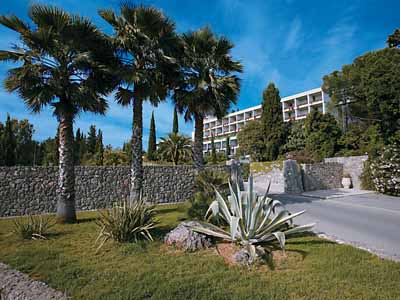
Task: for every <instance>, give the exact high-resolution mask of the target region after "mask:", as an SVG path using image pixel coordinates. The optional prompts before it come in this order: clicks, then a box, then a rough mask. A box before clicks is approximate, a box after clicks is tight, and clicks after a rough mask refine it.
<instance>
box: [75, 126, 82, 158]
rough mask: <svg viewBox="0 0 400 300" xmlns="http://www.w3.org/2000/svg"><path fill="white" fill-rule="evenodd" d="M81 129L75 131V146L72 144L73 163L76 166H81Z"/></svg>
mask: <svg viewBox="0 0 400 300" xmlns="http://www.w3.org/2000/svg"><path fill="white" fill-rule="evenodd" d="M81 138H82V135H81V129H80V128H78V129H77V130H76V135H75V144H74V163H75V165H76V166H79V165H80V164H81V156H80V155H81V145H82V139H81Z"/></svg>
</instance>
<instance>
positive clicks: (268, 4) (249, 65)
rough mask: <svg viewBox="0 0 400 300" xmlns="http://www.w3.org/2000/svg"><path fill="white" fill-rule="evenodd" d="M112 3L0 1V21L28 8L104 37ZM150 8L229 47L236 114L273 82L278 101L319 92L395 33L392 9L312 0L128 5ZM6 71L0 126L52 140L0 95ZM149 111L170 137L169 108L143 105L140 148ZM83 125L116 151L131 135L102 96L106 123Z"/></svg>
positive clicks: (41, 123)
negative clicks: (17, 126)
mask: <svg viewBox="0 0 400 300" xmlns="http://www.w3.org/2000/svg"><path fill="white" fill-rule="evenodd" d="M120 2H121V1H120V0H108V1H107V0H83V1H82V0H51V1H49V0H47V1H45V0H38V1H34V2H33V1H28V0H0V14H2V15H4V14H5V15H7V14H15V15H17V16H18V17H20V18H22V19H24V20H28V17H27V10H28V7H29V5H30V4H32V3H42V4H51V5H56V6H59V7H62V8H63V9H65V10H67V11H69V12H72V13H78V14H80V15H82V16H87V17H89V18H90V19H91V20H92V21H93V22H94V23H95V24H96V25H97V26H99V27H100V28H102V29H103V31H104V32H106V33H108V34H111V33H112V30H111V28H110V26H109V25H108V24H107V23H106V22H105V21H103V20H102V19H101V18H100V17H99V16H98V15H97V10H98V9H100V8H113V9H114V10H115V11H118V6H119V3H120ZM134 3H138V4H145V5H153V6H156V7H158V8H160V9H161V10H162V11H163V12H164V14H165V15H167V16H168V17H170V18H172V19H173V20H174V21H175V22H176V27H177V31H178V32H186V31H188V30H196V29H199V28H201V27H204V26H210V27H211V28H212V30H213V31H214V32H215V33H216V34H217V35H223V36H225V37H227V38H229V39H230V40H231V41H232V42H233V44H234V45H235V47H234V49H233V52H232V53H233V57H234V58H235V59H237V60H239V61H241V62H242V64H243V66H244V72H243V74H242V75H241V79H242V88H241V92H240V96H239V100H238V103H237V105H236V106H234V107H232V109H236V108H239V109H243V108H247V107H250V106H254V105H258V104H260V103H261V97H262V91H263V90H264V89H265V87H266V86H267V85H268V83H269V82H274V83H275V84H276V85H277V86H278V88H279V90H280V95H281V97H284V96H288V95H291V94H294V93H298V92H302V91H304V90H308V89H312V88H315V87H318V86H321V84H322V77H323V76H324V75H326V74H329V73H331V72H333V71H334V70H338V69H340V68H341V66H342V65H343V64H349V63H351V62H352V61H353V59H354V58H355V57H357V56H359V55H361V54H363V53H365V52H367V51H372V50H376V49H380V48H383V47H385V41H386V38H387V36H388V35H389V34H391V33H392V32H393V31H394V29H395V28H398V27H400V19H399V18H398V12H399V11H400V1H398V0H397V1H385V0H380V1H369V0H364V1H361V0H353V1H344V0H336V1H313V0H268V1H267V0H247V1H246V0H202V1H198V0H197V1H194V0H191V1H189V0H168V1H167V0H159V1H145V0H144V1H140V2H139V1H135V2H134ZM16 42H18V36H17V35H16V34H15V33H14V32H12V31H11V30H9V29H7V28H5V27H2V26H0V49H1V50H6V49H10V46H11V45H12V44H13V43H16ZM11 67H12V65H11V64H9V63H0V81H1V84H0V121H2V122H4V120H5V119H6V115H7V113H9V114H10V115H11V117H14V118H18V119H29V121H30V122H31V123H33V124H34V128H35V133H34V138H35V139H37V140H40V141H42V140H44V139H46V138H48V137H53V136H54V135H55V132H56V128H57V121H56V119H55V118H54V117H53V116H52V113H51V110H50V109H45V110H44V111H43V112H41V113H40V114H32V113H31V112H29V111H28V110H27V109H26V107H25V106H24V103H23V101H22V100H21V99H20V98H19V97H18V96H17V95H16V94H9V93H7V92H6V91H5V90H4V87H3V84H2V82H3V80H4V78H5V76H6V74H7V70H8V69H9V68H11ZM153 110H154V114H155V118H156V129H157V138H158V139H159V138H160V137H162V136H165V135H166V134H168V132H170V131H171V130H172V118H173V105H172V104H171V101H166V102H165V103H163V104H161V105H159V106H158V107H157V108H154V107H151V106H150V105H149V104H145V106H144V112H143V125H144V133H143V144H144V146H145V147H147V140H148V133H149V127H150V117H151V113H152V111H153ZM179 121H180V122H179V126H180V132H182V133H185V134H187V135H191V132H192V130H193V124H192V123H190V122H189V123H185V121H184V120H183V118H181V117H180V120H179ZM91 124H95V125H96V126H97V127H98V128H101V129H102V131H103V138H104V144H111V145H112V146H113V147H121V146H122V144H123V142H124V141H127V140H129V138H130V135H131V124H132V109H131V108H123V107H121V106H119V105H117V104H116V103H115V101H114V99H113V97H112V95H110V97H109V110H108V112H107V114H106V116H96V115H93V114H89V113H85V114H81V115H80V116H79V117H78V118H77V120H76V121H75V124H74V126H75V129H77V128H78V127H79V128H81V130H83V131H85V132H87V131H88V128H89V126H90V125H91Z"/></svg>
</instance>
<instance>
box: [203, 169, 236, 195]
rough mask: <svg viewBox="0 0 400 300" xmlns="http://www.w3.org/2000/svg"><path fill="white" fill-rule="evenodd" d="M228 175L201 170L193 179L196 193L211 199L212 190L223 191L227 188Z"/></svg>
mask: <svg viewBox="0 0 400 300" xmlns="http://www.w3.org/2000/svg"><path fill="white" fill-rule="evenodd" d="M228 179H229V175H228V173H226V172H221V171H214V170H203V171H201V172H199V174H198V175H197V176H196V179H195V187H196V191H198V192H201V193H203V194H204V195H205V196H206V197H213V196H214V194H215V192H214V188H217V189H219V190H223V191H225V190H226V189H227V188H228Z"/></svg>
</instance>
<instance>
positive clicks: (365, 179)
mask: <svg viewBox="0 0 400 300" xmlns="http://www.w3.org/2000/svg"><path fill="white" fill-rule="evenodd" d="M360 180H361V188H362V189H364V190H375V184H374V181H373V180H372V174H371V160H370V159H368V160H367V161H366V162H364V168H363V171H362V173H361V176H360Z"/></svg>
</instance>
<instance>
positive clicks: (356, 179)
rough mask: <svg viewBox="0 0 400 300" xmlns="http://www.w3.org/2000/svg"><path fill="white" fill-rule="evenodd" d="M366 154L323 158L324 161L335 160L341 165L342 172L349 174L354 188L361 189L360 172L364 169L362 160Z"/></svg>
mask: <svg viewBox="0 0 400 300" xmlns="http://www.w3.org/2000/svg"><path fill="white" fill-rule="evenodd" d="M367 159H368V155H361V156H349V157H330V158H325V159H324V161H325V162H336V163H340V164H342V165H343V172H344V173H347V174H350V176H351V181H352V186H353V188H355V189H361V174H362V172H363V170H364V162H365V161H366V160H367Z"/></svg>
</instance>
